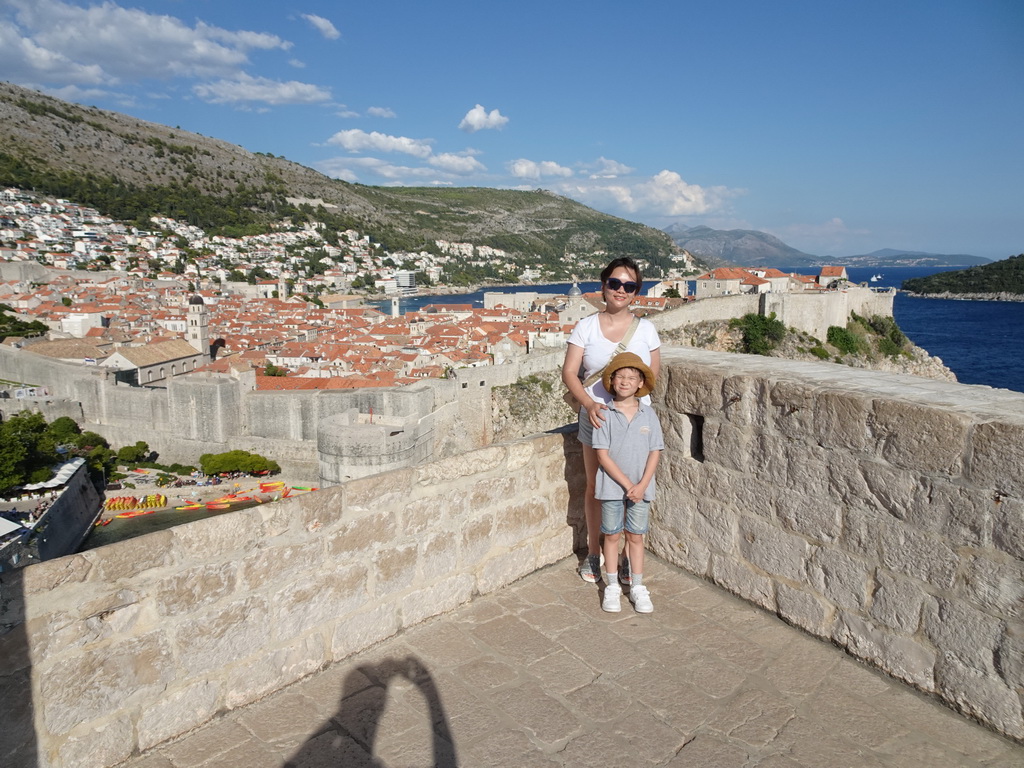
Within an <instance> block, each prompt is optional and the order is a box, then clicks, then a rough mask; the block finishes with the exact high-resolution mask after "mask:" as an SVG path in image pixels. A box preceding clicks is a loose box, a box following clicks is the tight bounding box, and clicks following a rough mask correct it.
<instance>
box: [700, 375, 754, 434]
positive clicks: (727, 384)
mask: <svg viewBox="0 0 1024 768" xmlns="http://www.w3.org/2000/svg"><path fill="white" fill-rule="evenodd" d="M766 386H767V383H766V382H765V381H763V380H762V379H760V378H758V377H755V376H748V375H745V374H739V375H732V376H728V377H727V378H725V379H723V380H722V386H721V389H720V391H719V397H718V400H717V402H715V401H712V402H711V403H710V405H711V408H710V409H707V410H712V409H713V410H715V411H718V412H720V413H721V414H722V417H723V418H724V419H725V420H726V421H728V422H731V423H733V424H739V425H749V424H764V423H765V419H764V416H765V414H764V405H765V403H764V401H763V394H762V388H763V387H766Z"/></svg>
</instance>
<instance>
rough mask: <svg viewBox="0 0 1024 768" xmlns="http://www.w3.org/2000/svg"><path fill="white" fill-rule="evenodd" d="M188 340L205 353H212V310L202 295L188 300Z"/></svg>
mask: <svg viewBox="0 0 1024 768" xmlns="http://www.w3.org/2000/svg"><path fill="white" fill-rule="evenodd" d="M186 340H187V341H188V343H189V344H191V345H192V346H193V347H195V348H196V349H197V350H198V351H199V352H202V353H203V354H204V355H209V354H210V312H209V310H207V308H206V304H205V302H204V301H203V297H202V296H193V297H192V298H191V299H189V300H188V331H187V336H186Z"/></svg>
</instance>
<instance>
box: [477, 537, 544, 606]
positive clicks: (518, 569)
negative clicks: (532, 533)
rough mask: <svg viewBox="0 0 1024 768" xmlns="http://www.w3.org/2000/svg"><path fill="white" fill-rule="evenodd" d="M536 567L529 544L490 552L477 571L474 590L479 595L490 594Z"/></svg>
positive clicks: (535, 559) (533, 554)
mask: <svg viewBox="0 0 1024 768" xmlns="http://www.w3.org/2000/svg"><path fill="white" fill-rule="evenodd" d="M536 569H537V558H536V555H535V553H534V551H533V548H532V547H530V546H519V547H516V548H515V549H511V550H509V551H507V552H501V553H498V554H492V555H491V556H490V557H488V558H487V559H486V560H485V561H484V562H483V563H481V565H480V568H479V570H478V571H477V577H476V591H477V592H478V593H479V594H481V595H486V594H490V593H491V592H494V591H495V590H497V589H501V587H504V586H506V585H508V584H511V583H512V582H513V581H517V580H519V579H521V578H523V576H525V575H526V574H528V573H532V572H533V571H535V570H536Z"/></svg>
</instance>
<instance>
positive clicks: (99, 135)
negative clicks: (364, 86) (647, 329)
mask: <svg viewBox="0 0 1024 768" xmlns="http://www.w3.org/2000/svg"><path fill="white" fill-rule="evenodd" d="M5 185H10V186H18V187H23V188H28V189H34V190H35V191H36V192H38V193H42V194H47V195H53V196H57V197H63V198H67V199H71V200H75V201H76V202H79V203H82V204H85V205H89V206H92V207H95V208H97V209H98V210H100V211H101V212H102V213H104V214H106V215H109V216H111V217H114V218H117V219H120V220H124V221H132V222H138V223H139V224H140V225H143V228H145V224H146V222H147V220H148V218H149V217H150V216H153V215H157V214H159V215H165V216H170V217H173V218H176V219H179V220H182V221H187V222H189V223H190V224H193V225H195V226H198V227H202V228H203V229H204V230H206V231H207V233H208V234H222V235H230V236H239V235H245V234H257V233H260V232H266V231H269V230H270V229H271V228H272V227H274V226H279V225H280V224H281V223H282V222H288V223H292V224H295V223H301V222H303V221H319V222H321V223H323V224H324V230H325V234H326V236H327V238H328V240H331V239H332V235H333V236H336V233H337V232H339V231H344V230H346V229H354V230H357V231H359V232H360V233H362V234H366V235H369V236H370V237H371V239H373V240H375V241H376V242H379V243H381V244H382V245H383V246H384V247H385V248H387V249H388V250H390V251H403V250H404V251H419V250H428V251H430V250H434V249H435V248H436V246H435V245H434V241H435V240H449V241H453V242H471V243H473V244H474V245H489V246H491V247H494V248H500V249H502V250H504V251H507V252H508V253H509V261H511V262H512V263H513V264H514V265H516V266H518V267H526V266H540V267H543V268H545V271H547V272H548V273H549V275H550V276H556V277H565V276H567V275H569V274H572V273H578V274H580V275H587V274H592V273H593V269H594V267H595V265H603V263H606V262H607V259H608V256H609V255H628V256H633V257H635V258H639V259H642V260H644V261H646V262H647V263H648V265H649V268H648V269H649V272H650V274H651V275H652V276H655V275H658V274H661V273H663V272H664V271H666V270H667V269H668V268H669V267H670V266H671V265H672V261H671V258H670V256H671V254H672V253H673V252H674V251H677V250H678V249H677V248H676V246H674V245H673V243H672V240H671V239H670V238H669V236H668V235H667V234H666V233H664V232H661V231H659V230H657V229H654V228H652V227H648V226H645V225H643V224H639V223H636V222H631V221H626V220H625V219H620V218H617V217H615V216H610V215H607V214H604V213H600V212H599V211H595V210H593V209H592V208H588V207H586V206H584V205H581V204H580V203H577V202H575V201H573V200H570V199H568V198H565V197H561V196H559V195H556V194H554V193H552V192H548V191H545V190H533V191H521V190H502V189H483V188H469V187H465V188H433V187H431V188H410V187H370V186H365V185H360V184H350V183H347V182H344V181H340V180H338V179H332V178H329V177H327V176H324V175H323V174H321V173H319V172H317V171H315V170H313V169H311V168H307V167H305V166H302V165H299V164H298V163H293V162H291V161H289V160H287V159H286V158H284V157H283V156H275V155H273V154H271V153H260V152H255V153H254V152H249V151H248V150H246V149H243V148H242V147H239V146H236V145H233V144H230V143H228V142H225V141H221V140H219V139H213V138H210V137H207V136H202V135H200V134H195V133H190V132H188V131H183V130H181V129H179V128H170V127H168V126H163V125H158V124H155V123H148V122H145V121H142V120H138V119H136V118H133V117H130V116H127V115H123V114H119V113H116V112H107V111H104V110H100V109H96V108H95V107H83V106H80V105H77V104H71V103H69V102H65V101H61V100H59V99H54V98H51V97H49V96H45V95H43V94H40V93H37V92H35V91H30V90H26V89H24V88H20V87H18V86H14V85H11V84H9V83H0V186H5ZM567 254H570V255H571V256H570V258H566V255H567Z"/></svg>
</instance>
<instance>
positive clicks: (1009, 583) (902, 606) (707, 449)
mask: <svg viewBox="0 0 1024 768" xmlns="http://www.w3.org/2000/svg"><path fill="white" fill-rule="evenodd" d="M662 361H663V362H662V370H663V376H664V385H665V386H664V388H663V389H662V390H661V395H660V396H659V398H658V402H657V403H656V405H657V407H658V409H659V411H660V413H661V417H662V421H663V426H664V428H665V433H666V444H667V451H666V455H665V457H664V461H663V463H662V465H661V467H660V468H659V481H658V482H659V494H660V495H659V500H658V501H657V502H656V503H655V519H654V521H653V522H652V534H651V536H650V539H649V546H650V548H651V549H652V551H654V552H655V553H657V554H658V555H660V556H662V557H664V558H665V559H667V560H669V561H670V562H673V563H675V564H677V565H679V566H681V567H683V568H685V569H687V570H688V571H691V572H692V573H695V574H698V575H700V576H702V577H704V578H707V579H709V580H711V581H713V582H715V583H716V584H718V585H720V586H722V587H724V588H725V589H727V590H729V591H731V592H734V593H736V594H737V595H740V596H742V597H744V598H746V599H747V600H750V601H751V602H753V603H755V604H757V605H759V606H761V607H763V608H765V609H767V610H769V611H772V612H775V613H777V614H778V615H779V616H781V617H782V618H784V619H785V620H786V621H789V622H790V623H792V624H795V625H797V626H799V627H802V628H803V629H805V630H806V631H808V632H810V633H812V634H814V635H817V636H819V637H821V638H823V639H825V640H828V641H831V642H834V643H836V644H838V645H840V646H842V647H844V648H846V649H847V650H848V651H849V652H850V653H852V654H854V655H856V656H858V657H860V658H862V659H864V660H865V661H868V662H870V663H872V664H874V665H876V666H878V667H879V668H881V669H882V670H884V671H886V672H887V673H889V674H890V675H893V676H894V677H896V678H899V679H901V680H903V681H905V682H907V683H910V684H911V685H913V686H916V687H918V688H920V689H921V690H924V691H928V692H930V693H934V694H936V695H938V696H939V697H941V698H942V699H943V700H944V701H945V702H947V703H948V704H949V705H950V706H952V707H954V708H956V709H958V710H959V711H961V712H963V713H964V714H967V715H969V716H971V717H974V718H977V719H979V720H981V721H982V722H984V723H986V724H988V725H989V726H991V727H993V728H995V729H997V730H999V731H1001V732H1002V733H1004V734H1007V735H1009V736H1012V737H1014V738H1016V739H1019V740H1020V739H1024V719H1022V709H1021V695H1022V694H1024V452H1022V450H1021V446H1024V395H1022V394H1018V393H1014V392H1010V391H1008V390H995V389H991V388H988V387H980V386H965V385H960V384H954V383H949V382H944V381H937V380H932V379H919V378H915V377H912V376H903V375H896V374H885V373H878V372H871V371H863V370H856V369H849V368H843V367H839V366H835V365H830V364H824V363H801V362H795V361H783V360H777V359H770V358H759V357H756V356H747V355H730V354H724V353H713V352H706V351H702V350H688V349H684V348H674V349H671V350H668V351H666V353H665V354H663V356H662Z"/></svg>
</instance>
